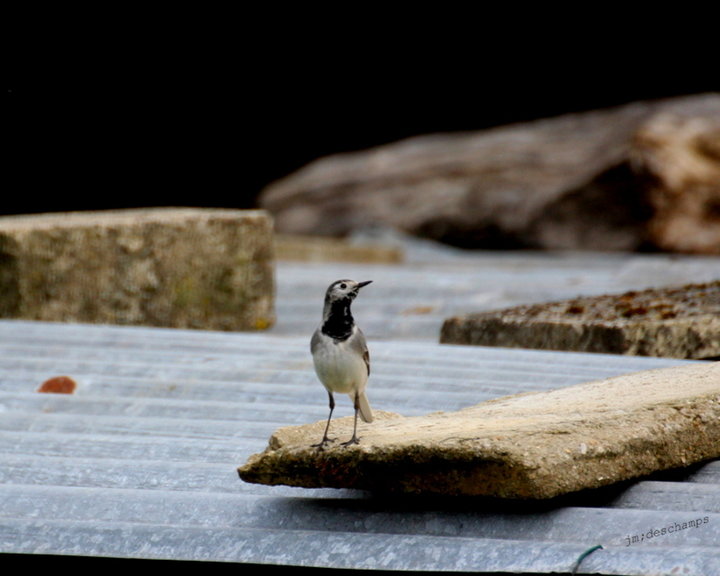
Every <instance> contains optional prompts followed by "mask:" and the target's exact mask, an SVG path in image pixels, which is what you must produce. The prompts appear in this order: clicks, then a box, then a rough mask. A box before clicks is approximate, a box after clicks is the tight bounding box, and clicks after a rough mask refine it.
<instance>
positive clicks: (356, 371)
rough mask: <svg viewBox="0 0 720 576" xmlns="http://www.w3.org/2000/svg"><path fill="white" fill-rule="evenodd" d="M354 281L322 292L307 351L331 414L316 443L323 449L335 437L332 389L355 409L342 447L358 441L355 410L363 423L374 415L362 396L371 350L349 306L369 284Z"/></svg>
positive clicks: (333, 286)
mask: <svg viewBox="0 0 720 576" xmlns="http://www.w3.org/2000/svg"><path fill="white" fill-rule="evenodd" d="M370 282H372V280H368V281H367V282H355V281H354V280H338V281H337V282H333V283H332V284H330V286H329V287H328V289H327V292H326V293H325V305H324V307H323V319H322V324H321V325H320V327H319V328H318V329H317V330H316V331H315V333H314V334H313V336H312V340H311V341H310V351H311V352H312V356H313V363H314V364H315V372H316V373H317V375H318V378H319V379H320V382H322V384H323V386H325V389H326V390H327V393H328V398H329V400H330V414H329V416H328V419H327V425H326V426H325V434H324V435H323V438H322V440H321V441H320V443H319V444H314V446H316V447H318V448H320V449H322V448H324V446H325V444H327V443H328V442H332V441H334V439H331V438H328V430H329V429H330V419H331V418H332V413H333V409H334V408H335V398H334V397H333V393H334V392H338V393H341V394H347V395H349V396H350V398H351V400H352V401H353V406H354V408H355V424H354V427H353V435H352V438H350V440H348V441H347V442H343V443H342V445H343V446H348V445H350V444H357V443H358V437H357V418H358V413H359V414H360V417H361V418H362V419H363V420H364V421H365V422H372V421H373V415H372V410H371V409H370V404H369V403H368V399H367V396H366V395H365V385H366V384H367V380H368V376H370V353H369V352H368V348H367V343H366V342H365V336H364V335H363V333H362V331H361V330H360V328H358V327H357V326H356V325H355V321H354V319H353V316H352V313H351V312H350V305H351V304H352V301H353V300H354V299H355V298H356V297H357V295H358V292H359V291H360V288H362V287H363V286H367V285H368V284H370Z"/></svg>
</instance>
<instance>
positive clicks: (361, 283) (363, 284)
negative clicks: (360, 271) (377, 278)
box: [357, 280, 372, 288]
mask: <svg viewBox="0 0 720 576" xmlns="http://www.w3.org/2000/svg"><path fill="white" fill-rule="evenodd" d="M371 282H372V280H367V281H365V282H358V285H357V287H358V288H362V287H363V286H367V285H368V284H370V283H371Z"/></svg>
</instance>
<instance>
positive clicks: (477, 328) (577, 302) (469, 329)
mask: <svg viewBox="0 0 720 576" xmlns="http://www.w3.org/2000/svg"><path fill="white" fill-rule="evenodd" d="M440 342H442V343H445V344H475V345H479V346H503V347H520V348H535V349H544V350H572V351H577V352H603V353H611V354H633V355H641V356H665V357H671V358H688V359H704V358H717V357H720V281H715V282H707V283H703V284H690V285H685V286H679V287H672V288H658V289H647V290H640V291H630V292H625V293H624V294H612V295H602V296H592V297H584V298H574V299H570V300H561V301H556V302H549V303H541V304H535V305H525V306H517V307H513V308H506V309H501V310H493V311H487V312H480V313H475V314H467V315H463V316H455V317H451V318H447V319H446V320H445V321H444V323H443V326H442V329H441V333H440Z"/></svg>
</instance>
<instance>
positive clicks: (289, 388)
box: [0, 258, 720, 576]
mask: <svg viewBox="0 0 720 576" xmlns="http://www.w3.org/2000/svg"><path fill="white" fill-rule="evenodd" d="M605 261H607V260H605ZM610 261H612V259H610ZM537 262H538V264H539V265H538V266H537V270H536V271H535V272H534V274H535V275H536V276H537V277H538V278H541V277H543V278H544V277H547V284H545V285H543V283H542V281H540V280H538V282H537V283H536V284H535V286H530V285H528V279H529V273H530V269H529V268H528V267H526V266H524V265H523V264H522V261H521V259H520V258H518V259H517V261H516V262H515V263H513V261H512V259H509V260H502V259H497V260H493V261H492V262H488V263H485V264H477V269H470V270H467V271H466V275H465V276H463V272H462V269H461V268H462V266H457V264H459V263H458V262H456V263H455V264H452V265H450V264H448V268H452V270H454V272H453V274H455V275H456V276H453V275H452V274H450V273H448V274H445V273H444V272H443V271H438V268H437V267H433V266H431V265H430V264H424V263H420V262H416V263H411V264H410V265H408V266H404V267H402V266H401V267H396V266H391V267H382V266H375V267H373V266H358V267H357V268H356V269H354V267H352V266H350V267H342V266H335V265H320V264H318V265H313V266H304V265H295V264H292V265H291V264H281V265H280V266H279V270H278V283H279V286H278V297H279V300H280V302H279V304H278V315H279V322H278V326H277V327H276V328H275V329H274V330H272V331H270V332H269V333H266V334H235V333H216V332H203V331H183V330H165V329H151V328H130V327H110V326H86V325H72V324H44V323H32V322H21V321H3V322H0V551H2V552H6V553H7V552H10V553H23V554H60V555H77V556H102V557H123V558H143V559H174V560H206V561H221V562H243V563H259V564H273V565H281V566H283V565H284V566H319V567H332V568H355V569H385V570H423V571H424V570H428V571H472V572H481V573H482V572H520V573H523V572H525V573H551V572H560V573H568V572H569V571H570V570H571V569H572V567H573V564H574V562H575V561H576V560H577V559H578V558H579V557H580V556H581V555H582V554H583V553H584V552H585V551H587V550H589V549H591V548H592V547H594V546H596V545H602V546H603V549H602V550H596V551H594V552H593V553H591V554H590V555H589V556H587V558H585V560H584V561H583V562H582V564H581V570H579V572H578V573H600V574H626V575H629V574H668V573H675V571H677V573H682V574H700V575H708V576H710V575H717V574H720V549H718V546H717V545H718V543H719V542H720V462H711V463H708V464H705V465H701V466H694V467H692V468H690V469H688V470H683V471H680V472H678V473H675V474H663V475H659V476H657V477H654V478H652V479H647V480H644V481H639V482H635V483H631V484H629V485H627V486H622V487H615V488H612V489H608V490H602V491H597V492H593V493H589V494H581V495H576V496H574V497H572V498H568V499H565V500H563V501H562V502H556V503H553V504H552V505H547V504H546V505H530V504H509V503H505V502H494V501H486V500H465V499H463V500H460V501H458V500H444V499H438V498H433V499H424V498H407V499H397V498H395V499H392V500H386V499H383V498H381V497H378V496H373V495H369V494H365V493H360V492H354V491H347V490H305V489H297V488H286V487H266V486H258V485H252V484H246V483H243V482H241V481H240V480H239V478H238V476H237V473H236V468H237V466H238V465H240V464H241V463H243V462H244V461H245V459H246V458H247V457H248V456H249V455H250V454H252V453H255V452H258V451H261V450H262V449H264V447H265V445H266V442H267V439H268V437H269V436H270V434H271V433H272V432H273V431H274V430H275V429H276V428H278V427H280V426H285V425H290V424H299V423H306V422H311V421H316V420H322V419H324V418H325V417H326V416H327V413H326V410H327V407H326V397H325V393H324V391H323V390H322V388H321V386H320V385H319V384H318V383H317V381H316V379H315V376H314V374H313V371H312V362H311V358H310V356H309V351H308V338H309V333H310V329H308V325H311V327H312V328H314V324H315V322H316V320H317V316H318V313H319V305H320V300H321V297H322V290H324V287H325V284H327V283H329V282H330V281H332V280H333V279H335V277H336V276H337V277H340V276H351V277H352V276H357V277H358V279H373V280H375V282H376V284H374V285H373V287H372V290H374V292H372V291H371V289H370V288H368V289H367V291H366V292H365V293H364V294H363V297H362V298H361V299H358V301H357V309H356V318H357V319H358V320H359V321H362V323H363V327H364V328H365V330H366V332H367V333H368V335H369V336H370V346H371V354H372V361H373V373H372V377H371V382H370V388H369V395H370V399H371V402H372V403H373V406H374V407H376V408H377V409H380V410H388V411H393V412H399V413H401V414H404V415H417V414H423V413H427V412H431V411H436V410H455V409H458V408H460V407H463V406H467V405H471V404H474V403H477V402H480V401H482V400H485V399H488V398H493V397H498V396H502V395H505V394H512V393H516V392H521V391H527V390H543V389H549V388H554V387H558V386H567V385H570V384H575V383H580V382H584V381H588V380H593V379H598V378H604V377H607V376H612V375H616V374H621V373H626V372H630V371H635V370H642V369H646V368H654V367H661V366H669V365H676V364H679V363H681V362H680V361H677V360H668V359H658V358H637V357H613V356H604V355H589V354H572V353H562V352H541V351H525V350H504V349H488V348H473V347H460V346H440V345H438V344H436V338H433V337H432V336H431V332H432V330H431V328H432V327H433V326H434V325H435V321H436V320H438V319H439V318H440V316H441V315H442V314H443V313H444V312H445V311H447V309H448V308H449V307H457V308H459V309H460V308H462V309H465V310H467V309H468V308H469V307H470V308H473V306H472V305H471V304H468V301H467V300H465V301H460V302H453V301H452V298H451V297H450V296H449V295H448V294H447V293H445V292H444V290H443V289H442V288H443V287H445V288H447V289H448V290H449V289H450V288H449V287H452V286H459V287H460V288H458V292H459V293H462V294H466V295H467V294H470V293H473V294H476V295H478V294H479V295H480V296H478V300H477V301H476V302H475V304H482V302H485V301H487V302H488V303H489V302H490V301H491V300H493V298H494V296H493V295H495V294H498V293H501V292H502V293H504V294H510V295H512V294H518V298H523V297H525V295H529V294H531V293H535V295H537V296H540V297H544V296H546V295H551V293H552V294H553V295H556V294H557V293H558V291H559V290H558V289H557V288H558V286H561V287H562V286H565V287H566V289H567V291H568V292H571V291H575V292H573V294H571V295H575V294H577V293H581V292H583V291H584V292H585V293H587V292H588V291H594V290H599V291H603V290H605V289H606V288H608V287H610V286H611V285H614V286H615V287H616V288H617V287H620V289H625V288H626V287H627V286H628V285H630V284H632V282H638V283H640V279H639V277H640V276H642V275H636V276H635V277H632V278H631V275H630V274H628V270H629V269H630V268H629V266H630V264H631V263H630V261H629V260H622V261H620V262H621V263H622V265H620V264H619V263H618V262H616V265H608V266H600V265H599V264H597V265H596V266H595V268H594V267H593V263H592V261H590V262H585V265H584V266H580V265H579V262H580V261H579V260H578V261H575V263H574V264H573V265H572V266H570V265H568V266H567V271H566V273H565V275H564V277H563V272H562V270H556V271H555V272H556V274H559V276H558V275H554V274H553V273H552V271H551V270H549V269H548V267H547V261H545V262H543V261H542V259H538V260H537ZM565 262H566V263H567V260H565ZM635 262H636V265H635V270H637V269H638V267H637V262H639V260H636V261H635ZM707 262H708V263H711V264H714V265H715V266H716V265H717V262H716V261H707ZM503 263H504V266H505V269H504V270H503V269H502V268H503V267H502V264H503ZM540 264H543V265H542V266H541V265H540ZM463 265H466V262H463ZM456 266H457V267H456ZM342 268H345V269H344V270H343V269H342ZM347 268H351V269H350V270H348V269H347ZM555 268H556V269H557V268H562V266H555ZM640 268H641V267H640ZM646 270H647V268H646ZM493 271H494V272H493ZM343 272H344V273H343ZM366 273H367V274H366ZM623 274H624V278H625V279H626V280H627V282H625V285H622V282H620V281H619V280H621V279H622V278H619V277H620V276H623ZM361 275H362V277H360V276H361ZM475 275H476V276H477V283H476V280H475V279H474V277H475ZM470 276H472V278H471V277H470ZM645 278H646V280H647V281H648V282H654V280H653V279H650V278H649V275H645ZM408 279H410V280H412V282H413V284H412V285H409V286H408V285H406V283H405V282H406V280H407V281H410V280H408ZM481 279H482V281H481ZM573 279H577V280H573ZM446 282H447V284H445V283H446ZM318 286H320V288H319V290H320V292H321V293H320V294H317V291H318ZM478 286H479V287H480V288H479V289H478V288H477V287H478ZM389 287H392V290H391V292H392V295H391V296H387V291H388V288H389ZM403 287H407V291H406V292H405V293H404V295H403V294H402V293H398V292H397V290H398V288H403ZM629 287H632V286H629ZM415 291H416V292H415ZM513 298H514V297H511V296H508V297H507V300H508V301H510V300H512V299H513ZM424 302H429V304H423V303H424ZM433 303H435V306H436V307H435V308H434V309H433V310H432V311H429V312H428V313H427V314H408V315H406V316H404V317H403V318H402V319H398V318H399V312H398V310H400V309H401V308H405V307H406V308H416V309H420V308H419V307H421V306H430V305H432V304H433ZM296 308H297V309H296ZM376 308H379V309H381V310H382V311H384V312H383V313H384V314H388V315H389V316H390V319H391V321H390V323H386V322H384V319H383V318H382V317H381V316H382V314H380V313H378V312H377V310H376ZM393 310H395V312H392V311H393ZM292 312H295V315H294V316H293V314H292ZM418 318H419V319H420V321H419V322H417V323H415V322H414V320H415V319H418ZM428 318H429V319H430V320H432V321H428ZM393 321H397V323H395V324H393ZM404 322H407V324H403V323H404ZM418 326H419V327H418ZM423 330H425V331H426V332H425V335H423ZM405 335H407V336H408V337H407V338H404V337H403V336H405ZM435 337H436V334H435ZM57 375H68V376H71V377H73V378H74V379H75V380H76V381H77V382H78V388H77V390H76V392H75V393H74V394H72V395H61V394H41V393H38V392H37V391H36V390H37V388H38V387H39V386H40V384H41V383H42V382H43V381H44V380H45V379H47V378H50V377H52V376H57ZM336 412H337V414H338V416H343V415H349V414H350V413H351V408H350V405H349V402H345V401H344V400H343V399H339V405H338V408H337V411H336ZM698 520H699V523H698V525H697V526H696V527H687V525H686V526H685V528H683V523H684V522H685V523H688V522H690V521H693V523H696V521H698ZM676 526H679V528H677V529H675V527H676ZM670 527H672V528H673V530H672V531H671V532H669V531H668V529H669V528H670ZM663 529H665V534H660V533H659V534H658V535H657V536H655V537H652V538H647V535H648V532H649V531H652V530H658V531H662V530H663ZM651 534H652V533H651ZM641 535H645V537H644V539H643V541H642V542H640V541H638V542H632V538H633V536H637V537H638V539H639V537H640V536H641ZM628 538H630V540H628Z"/></svg>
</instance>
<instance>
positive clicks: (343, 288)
mask: <svg viewBox="0 0 720 576" xmlns="http://www.w3.org/2000/svg"><path fill="white" fill-rule="evenodd" d="M370 282H372V280H367V281H366V282H356V281H355V280H336V281H335V282H333V283H332V284H330V286H328V289H327V292H326V293H325V300H326V301H327V302H336V301H338V300H354V299H355V297H356V296H357V295H358V292H359V291H360V288H362V287H363V286H367V285H368V284H370Z"/></svg>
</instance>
